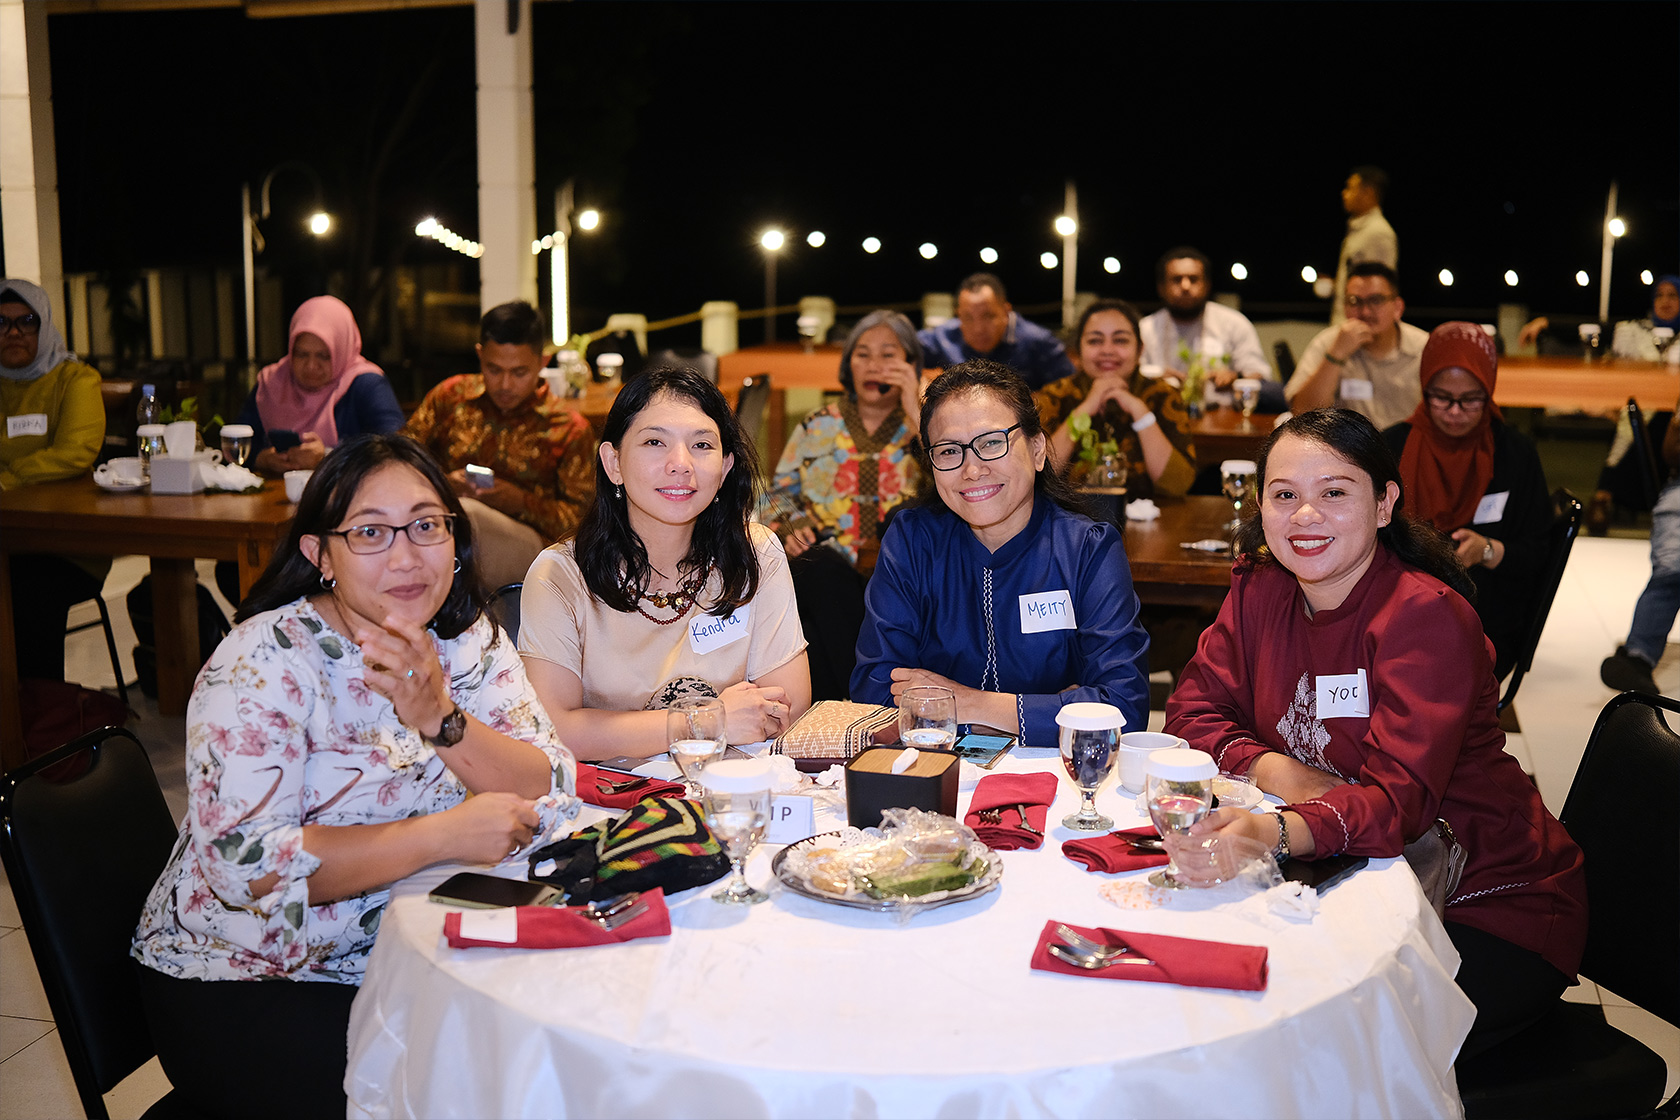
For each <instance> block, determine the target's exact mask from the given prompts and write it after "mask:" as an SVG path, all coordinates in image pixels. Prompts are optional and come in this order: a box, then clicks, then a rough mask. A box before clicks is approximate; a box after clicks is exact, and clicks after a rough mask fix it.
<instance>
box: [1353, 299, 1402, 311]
mask: <svg viewBox="0 0 1680 1120" xmlns="http://www.w3.org/2000/svg"><path fill="white" fill-rule="evenodd" d="M1393 298H1394V297H1393V296H1384V295H1375V296H1366V297H1365V298H1364V299H1360V298H1359V297H1358V296H1348V297H1347V298H1346V299H1344V300H1343V301H1342V302H1343V303H1344V304H1346V305H1347V309H1348V310H1349V311H1358V310H1360V309H1361V308H1365V307H1369V308H1370V309H1371V310H1372V311H1380V310H1382V308H1383V307H1384V306H1386V305H1387V303H1388V301H1389V300H1391V299H1393Z"/></svg>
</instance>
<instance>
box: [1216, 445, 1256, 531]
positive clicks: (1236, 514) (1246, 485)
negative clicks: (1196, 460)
mask: <svg viewBox="0 0 1680 1120" xmlns="http://www.w3.org/2000/svg"><path fill="white" fill-rule="evenodd" d="M1259 473H1260V471H1259V468H1258V467H1256V466H1255V465H1254V461H1253V460H1252V459H1226V460H1225V461H1224V462H1223V463H1220V464H1219V480H1220V482H1221V483H1222V484H1223V486H1224V488H1225V497H1226V498H1227V499H1229V500H1230V502H1231V508H1232V511H1233V515H1232V517H1231V520H1230V522H1229V523H1227V524H1226V526H1225V531H1226V532H1228V533H1234V532H1236V531H1237V530H1238V529H1239V528H1240V527H1241V526H1242V507H1243V503H1244V502H1245V501H1249V500H1251V499H1252V498H1253V497H1254V479H1255V477H1256V476H1257V475H1258V474H1259Z"/></svg>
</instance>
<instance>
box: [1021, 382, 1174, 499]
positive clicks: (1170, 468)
mask: <svg viewBox="0 0 1680 1120" xmlns="http://www.w3.org/2000/svg"><path fill="white" fill-rule="evenodd" d="M1126 389H1127V391H1128V392H1130V393H1131V394H1132V396H1134V397H1136V398H1138V399H1139V400H1141V401H1142V402H1143V403H1144V404H1146V405H1148V406H1149V411H1151V412H1153V413H1154V414H1155V419H1156V421H1157V422H1159V423H1160V425H1161V434H1162V435H1164V436H1166V437H1167V442H1168V443H1170V444H1172V448H1173V450H1172V455H1171V456H1170V457H1169V458H1168V459H1167V465H1166V467H1164V468H1163V469H1162V471H1161V477H1160V478H1158V479H1155V480H1154V481H1153V482H1151V481H1150V478H1149V469H1148V468H1147V467H1146V466H1145V465H1144V462H1143V448H1142V446H1141V445H1140V444H1139V443H1138V437H1137V433H1136V432H1134V431H1132V428H1131V424H1130V423H1129V420H1130V418H1129V417H1127V415H1126V413H1125V410H1124V409H1122V408H1121V407H1120V406H1119V404H1117V403H1114V402H1110V403H1109V404H1108V405H1105V406H1104V408H1103V411H1102V412H1101V413H1099V414H1098V415H1096V416H1093V417H1092V418H1091V431H1092V432H1094V433H1095V435H1096V439H1097V440H1098V441H1099V442H1107V441H1110V440H1112V441H1113V442H1114V443H1116V444H1117V445H1118V446H1119V449H1120V457H1121V458H1123V459H1124V460H1125V461H1126V477H1127V479H1128V482H1127V484H1126V485H1127V488H1128V489H1129V490H1130V491H1131V493H1132V495H1133V496H1134V497H1148V496H1149V495H1151V494H1167V495H1173V496H1180V495H1183V494H1185V493H1187V492H1188V491H1189V489H1190V484H1191V483H1192V482H1194V481H1195V480H1196V448H1195V445H1194V444H1193V443H1192V442H1191V438H1190V413H1189V411H1188V410H1186V409H1185V407H1184V399H1183V398H1182V397H1180V396H1179V395H1178V390H1177V389H1175V388H1173V385H1172V383H1171V382H1170V381H1168V380H1167V379H1166V378H1163V377H1144V376H1143V375H1142V374H1141V373H1133V374H1132V378H1131V384H1129V385H1127V386H1126ZM1090 394H1091V375H1090V374H1088V373H1076V374H1074V375H1073V376H1072V377H1064V378H1062V379H1061V380H1060V381H1052V382H1051V383H1050V384H1048V385H1046V386H1045V387H1044V388H1042V389H1040V390H1039V391H1038V392H1036V393H1034V394H1033V400H1035V401H1036V402H1037V403H1038V418H1039V422H1040V423H1042V424H1043V425H1044V431H1045V433H1046V434H1053V433H1054V432H1056V431H1057V430H1058V429H1060V428H1061V426H1062V425H1063V424H1065V423H1067V420H1068V417H1070V416H1072V415H1073V410H1074V409H1076V408H1078V407H1079V405H1080V403H1081V402H1082V401H1084V399H1085V398H1086V397H1088V396H1089V395H1090ZM1087 469H1088V468H1087V465H1086V464H1085V463H1083V462H1082V461H1081V460H1080V458H1079V446H1078V441H1077V440H1076V441H1075V444H1074V453H1073V462H1072V463H1071V464H1070V465H1069V467H1068V480H1069V481H1070V482H1072V483H1073V484H1074V485H1075V486H1077V485H1079V484H1080V482H1081V481H1082V480H1083V478H1084V475H1085V471H1086V470H1087Z"/></svg>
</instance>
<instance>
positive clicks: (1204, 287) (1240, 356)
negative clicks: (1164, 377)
mask: <svg viewBox="0 0 1680 1120" xmlns="http://www.w3.org/2000/svg"><path fill="white" fill-rule="evenodd" d="M1155 290H1156V291H1157V292H1158V293H1159V294H1160V296H1161V302H1162V303H1163V304H1165V305H1166V306H1164V307H1162V308H1161V309H1160V310H1159V311H1157V312H1155V314H1153V315H1151V316H1149V317H1148V318H1146V319H1145V320H1144V321H1143V325H1142V327H1141V329H1140V331H1139V333H1140V334H1141V335H1142V336H1143V364H1144V365H1146V366H1160V367H1161V368H1162V369H1165V370H1177V371H1180V372H1183V371H1186V370H1188V369H1189V367H1190V364H1191V361H1192V360H1193V359H1194V357H1195V356H1196V355H1201V358H1202V368H1203V369H1204V370H1206V372H1207V382H1206V389H1205V390H1204V395H1205V396H1206V397H1208V398H1210V399H1215V400H1220V401H1222V402H1223V403H1229V400H1230V393H1229V388H1230V385H1231V382H1233V381H1235V380H1236V379H1237V378H1239V377H1258V378H1272V379H1274V380H1275V379H1276V374H1275V373H1274V372H1273V371H1272V363H1270V362H1268V361H1267V360H1266V352H1265V351H1264V350H1262V349H1261V348H1260V335H1259V334H1258V333H1256V331H1255V329H1254V324H1253V323H1251V322H1249V321H1248V318H1247V316H1245V315H1243V313H1242V312H1240V311H1234V310H1232V309H1231V308H1229V307H1226V306H1225V305H1223V304H1219V303H1209V302H1208V295H1209V294H1210V293H1211V292H1212V290H1213V285H1212V284H1211V283H1210V282H1209V280H1208V259H1207V255H1206V254H1205V253H1203V252H1202V251H1201V250H1200V249H1192V248H1191V247H1190V246H1188V245H1182V246H1180V247H1178V248H1176V249H1169V250H1167V252H1166V253H1164V254H1162V256H1161V259H1160V260H1159V261H1157V262H1155Z"/></svg>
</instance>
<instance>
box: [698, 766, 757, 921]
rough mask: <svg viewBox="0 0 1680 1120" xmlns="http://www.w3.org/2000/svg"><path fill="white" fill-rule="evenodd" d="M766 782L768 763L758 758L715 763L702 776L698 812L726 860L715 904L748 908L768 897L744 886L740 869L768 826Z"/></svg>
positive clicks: (750, 887)
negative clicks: (725, 872)
mask: <svg viewBox="0 0 1680 1120" xmlns="http://www.w3.org/2000/svg"><path fill="white" fill-rule="evenodd" d="M770 782H771V777H770V764H769V763H768V762H767V761H765V760H764V759H762V758H737V759H730V760H727V761H723V762H716V763H713V764H712V765H711V766H710V767H708V768H707V769H706V771H705V773H704V774H703V775H702V780H701V784H702V786H703V788H704V794H703V796H702V797H701V801H700V807H701V812H702V813H703V814H704V816H705V818H706V827H707V828H709V829H711V830H712V835H713V836H715V837H717V841H718V844H720V845H721V846H722V847H723V850H724V854H726V855H727V856H728V857H729V869H730V876H729V881H728V882H727V883H725V884H724V886H723V889H722V890H719V891H715V892H713V894H712V900H713V901H715V902H725V903H731V904H746V905H752V904H754V903H759V902H763V901H764V900H765V899H767V898H769V897H770V896H769V895H767V894H765V893H764V892H763V891H761V890H758V889H756V888H754V887H753V886H752V885H751V884H750V883H748V882H747V876H746V873H745V872H744V871H743V870H742V867H743V865H744V864H745V862H746V858H747V855H748V854H749V853H750V852H751V851H752V849H753V845H754V844H757V843H758V842H759V840H760V839H762V838H763V836H764V829H765V826H766V825H768V824H769V823H770Z"/></svg>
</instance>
